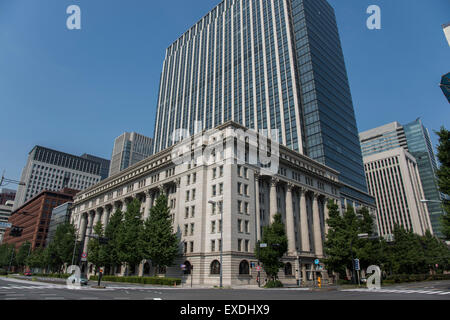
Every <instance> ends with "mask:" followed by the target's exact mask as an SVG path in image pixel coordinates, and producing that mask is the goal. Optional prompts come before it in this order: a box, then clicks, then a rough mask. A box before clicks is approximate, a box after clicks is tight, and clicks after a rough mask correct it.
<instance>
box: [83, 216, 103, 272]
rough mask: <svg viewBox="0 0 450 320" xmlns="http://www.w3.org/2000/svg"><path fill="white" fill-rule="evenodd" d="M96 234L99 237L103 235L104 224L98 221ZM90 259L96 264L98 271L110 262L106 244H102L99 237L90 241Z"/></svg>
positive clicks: (95, 229) (95, 228)
mask: <svg viewBox="0 0 450 320" xmlns="http://www.w3.org/2000/svg"><path fill="white" fill-rule="evenodd" d="M94 234H96V235H97V236H98V237H99V238H102V237H103V224H102V222H101V221H98V222H97V224H96V225H95V226H94ZM88 261H89V262H91V263H93V264H94V265H95V266H96V271H97V270H98V269H99V268H100V267H102V266H106V265H107V264H108V253H107V251H106V248H105V245H103V244H101V243H100V241H99V239H98V238H93V239H90V240H89V242H88Z"/></svg>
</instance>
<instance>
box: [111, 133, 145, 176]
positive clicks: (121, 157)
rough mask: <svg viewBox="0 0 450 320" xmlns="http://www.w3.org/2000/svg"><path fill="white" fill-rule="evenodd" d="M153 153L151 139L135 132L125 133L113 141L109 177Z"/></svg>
mask: <svg viewBox="0 0 450 320" xmlns="http://www.w3.org/2000/svg"><path fill="white" fill-rule="evenodd" d="M152 153H153V139H152V138H149V137H146V136H143V135H141V134H138V133H135V132H131V133H129V132H125V133H124V134H122V135H121V136H120V137H117V138H116V140H115V141H114V149H113V152H112V156H111V166H110V169H109V176H113V175H115V174H118V173H119V172H121V171H122V170H125V169H126V168H128V167H130V166H132V165H134V164H136V163H138V162H139V161H141V160H144V159H145V158H147V157H149V156H150V155H152Z"/></svg>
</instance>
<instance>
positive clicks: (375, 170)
mask: <svg viewBox="0 0 450 320" xmlns="http://www.w3.org/2000/svg"><path fill="white" fill-rule="evenodd" d="M364 166H365V170H366V176H367V182H368V186H369V192H370V194H372V195H373V196H374V197H375V199H376V203H377V208H378V210H377V225H378V234H379V235H380V236H389V235H392V234H393V231H394V226H395V225H396V224H397V225H399V226H401V227H403V228H404V229H407V230H411V231H413V232H414V233H416V234H418V235H424V234H425V233H426V231H427V230H429V231H430V232H431V233H433V230H432V227H431V222H430V217H429V214H428V210H427V206H426V205H425V204H424V203H422V202H421V200H422V199H423V198H424V193H423V188H422V183H421V181H420V176H419V171H418V168H417V163H416V160H415V159H414V157H413V156H412V155H411V154H409V153H408V152H407V151H406V150H405V149H404V148H401V147H398V148H394V149H390V150H387V151H380V152H374V153H371V154H370V155H368V156H366V157H364Z"/></svg>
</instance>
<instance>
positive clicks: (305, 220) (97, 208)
mask: <svg viewBox="0 0 450 320" xmlns="http://www.w3.org/2000/svg"><path fill="white" fill-rule="evenodd" d="M236 130H239V134H237V135H236V134H234V133H235V131H236ZM250 132H252V131H251V130H248V129H246V128H244V127H242V126H240V125H238V124H236V123H232V122H229V123H227V124H224V125H222V126H219V127H218V129H217V130H210V131H207V132H206V133H200V134H197V135H195V136H194V137H193V138H192V140H191V139H188V140H187V141H188V144H187V145H184V148H187V149H184V150H189V152H188V153H184V155H185V156H187V157H188V158H183V159H182V161H181V160H180V152H179V150H180V149H181V150H183V147H179V145H176V146H172V147H169V148H167V149H165V150H164V151H161V152H159V153H157V154H155V155H153V156H151V157H149V158H147V159H145V160H143V161H141V162H139V163H138V164H136V165H134V166H132V167H130V168H128V169H126V170H124V171H122V172H121V173H120V174H119V175H115V176H113V177H109V178H108V179H106V180H104V181H102V182H101V183H99V184H97V185H95V186H93V187H91V188H89V189H87V190H84V191H83V192H81V193H79V194H77V196H76V197H75V200H74V205H73V208H72V218H71V219H72V222H73V223H74V225H75V226H76V227H77V230H78V236H79V239H80V240H81V241H83V240H84V252H87V243H88V239H89V236H90V235H92V232H93V231H92V230H93V226H94V225H96V223H97V222H98V221H102V223H103V225H107V224H108V221H109V219H110V216H111V215H112V214H113V212H115V210H117V209H118V208H119V209H121V210H126V206H127V203H129V202H130V201H132V200H133V199H139V201H141V204H142V207H141V208H142V215H143V219H146V218H147V217H148V215H149V213H150V208H151V207H152V206H153V204H154V202H155V200H156V198H157V197H158V195H160V194H161V193H166V194H167V195H168V201H169V202H168V204H169V207H170V210H171V215H172V220H173V227H174V230H175V231H176V232H177V234H178V236H179V239H180V256H179V258H177V260H176V262H175V263H174V266H172V267H170V268H168V269H167V270H165V271H159V272H164V275H166V276H174V277H181V278H182V279H183V280H184V281H187V280H189V281H190V277H191V276H192V277H193V279H192V280H193V283H195V284H208V285H217V284H218V283H219V272H218V271H219V270H220V267H222V268H223V276H224V278H223V279H224V280H223V281H224V285H231V284H234V285H236V284H237V285H239V284H256V274H257V272H256V268H255V263H256V259H255V255H254V248H255V244H256V241H258V240H261V239H262V232H263V227H264V226H267V225H269V224H270V223H271V221H272V219H273V216H274V215H275V214H276V213H277V212H279V213H281V214H282V216H283V221H284V222H285V224H286V230H287V235H288V239H289V250H288V251H289V252H288V254H287V255H286V256H285V258H284V262H285V268H284V270H283V271H280V277H281V279H282V280H283V281H284V282H286V283H292V284H295V283H296V281H297V280H299V279H303V280H305V281H308V280H312V279H313V276H314V275H313V274H314V272H317V271H316V270H315V266H314V260H315V259H316V258H319V259H320V258H323V257H324V253H323V252H324V249H323V243H324V239H325V234H326V232H327V230H328V229H327V228H328V227H327V225H326V220H327V217H328V209H327V207H326V203H327V200H334V201H336V202H337V203H339V202H340V201H341V200H340V199H341V194H340V188H341V187H342V184H341V183H340V181H339V173H338V172H337V171H335V170H334V169H331V168H329V167H326V166H324V165H323V164H321V163H319V162H317V161H314V160H312V159H310V158H308V157H306V156H304V155H302V154H300V153H297V152H295V151H293V150H291V149H289V148H286V147H284V146H280V147H279V152H274V151H275V150H274V147H273V145H272V156H273V158H272V161H276V162H277V163H278V165H277V168H276V170H275V171H268V170H267V169H265V167H262V166H261V165H258V162H256V163H255V164H252V162H251V161H246V160H248V159H249V156H248V151H247V152H246V153H245V159H246V160H245V161H241V162H240V161H238V160H237V159H236V157H235V155H236V152H235V151H236V150H235V148H236V147H235V144H234V142H235V139H243V137H245V136H246V134H248V133H250ZM204 134H205V135H206V136H207V138H206V139H205V136H204ZM196 137H199V139H196ZM200 138H201V139H200ZM226 142H227V143H226ZM224 144H225V145H226V146H224ZM206 145H208V147H206V148H207V150H209V152H210V156H211V157H212V158H209V159H210V160H209V162H202V161H200V160H199V159H200V158H201V157H202V156H203V155H204V152H203V150H204V148H205V146H206ZM257 148H260V145H259V144H258V147H257ZM190 151H192V154H193V156H192V157H191V152H190ZM181 153H182V154H183V152H181ZM250 158H252V157H251V156H250ZM211 159H212V160H211ZM238 159H240V158H238ZM210 201H213V202H214V204H212V203H210ZM221 210H222V214H223V221H222V220H221V219H220V213H221ZM221 230H222V231H223V243H222V242H221V241H220V238H221V232H220V231H221ZM222 246H223V266H220V264H219V253H220V248H221V247H222ZM182 264H184V265H190V266H193V267H194V269H193V270H194V271H193V273H192V275H186V274H184V273H183V272H182V271H181V269H180V267H179V266H180V265H182ZM252 266H253V267H252ZM86 267H87V266H86V265H84V266H83V269H82V271H84V272H86V271H88V272H89V270H91V269H89V270H87V269H86ZM133 271H135V273H136V274H139V275H148V274H152V272H153V266H151V261H143V263H142V264H141V265H140V266H139V267H138V266H136V267H135V268H134V270H133V267H132V268H131V273H133ZM123 272H124V268H120V269H116V270H107V273H118V274H121V273H122V274H123ZM319 274H322V275H323V276H325V277H326V276H327V272H326V270H324V269H322V271H319Z"/></svg>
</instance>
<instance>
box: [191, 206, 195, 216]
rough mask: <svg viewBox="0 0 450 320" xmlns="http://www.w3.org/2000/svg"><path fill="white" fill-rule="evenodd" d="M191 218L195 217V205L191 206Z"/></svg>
mask: <svg viewBox="0 0 450 320" xmlns="http://www.w3.org/2000/svg"><path fill="white" fill-rule="evenodd" d="M191 218H195V206H192V207H191Z"/></svg>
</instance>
